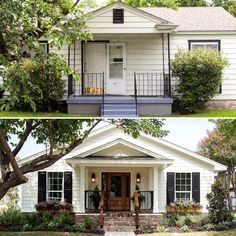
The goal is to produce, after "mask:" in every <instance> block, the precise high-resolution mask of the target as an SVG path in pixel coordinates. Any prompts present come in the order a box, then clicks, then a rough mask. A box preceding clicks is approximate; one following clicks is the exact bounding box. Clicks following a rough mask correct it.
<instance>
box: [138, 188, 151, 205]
mask: <svg viewBox="0 0 236 236" xmlns="http://www.w3.org/2000/svg"><path fill="white" fill-rule="evenodd" d="M138 194H139V205H140V210H153V191H138Z"/></svg>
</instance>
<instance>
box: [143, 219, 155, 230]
mask: <svg viewBox="0 0 236 236" xmlns="http://www.w3.org/2000/svg"><path fill="white" fill-rule="evenodd" d="M152 224H153V222H152V220H151V219H146V220H144V221H142V223H141V229H142V231H143V233H152Z"/></svg>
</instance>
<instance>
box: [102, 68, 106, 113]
mask: <svg viewBox="0 0 236 236" xmlns="http://www.w3.org/2000/svg"><path fill="white" fill-rule="evenodd" d="M102 87H103V90H102V110H101V115H102V116H104V105H105V76H104V72H103V78H102Z"/></svg>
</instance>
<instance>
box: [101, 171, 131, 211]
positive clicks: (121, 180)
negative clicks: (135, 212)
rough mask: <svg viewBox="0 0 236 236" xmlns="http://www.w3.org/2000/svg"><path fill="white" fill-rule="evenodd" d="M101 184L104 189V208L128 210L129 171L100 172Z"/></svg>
mask: <svg viewBox="0 0 236 236" xmlns="http://www.w3.org/2000/svg"><path fill="white" fill-rule="evenodd" d="M102 182H103V183H102V185H103V188H104V189H105V190H106V209H107V210H110V211H129V210H130V173H102Z"/></svg>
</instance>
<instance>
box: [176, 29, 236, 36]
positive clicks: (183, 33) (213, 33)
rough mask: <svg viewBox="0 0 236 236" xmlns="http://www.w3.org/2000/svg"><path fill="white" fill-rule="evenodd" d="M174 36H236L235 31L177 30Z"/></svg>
mask: <svg viewBox="0 0 236 236" xmlns="http://www.w3.org/2000/svg"><path fill="white" fill-rule="evenodd" d="M173 34H180V35H236V31H235V30H232V31H231V30H225V31H224V30H220V31H199V30H196V31H178V29H177V30H175V31H174V32H173Z"/></svg>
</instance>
